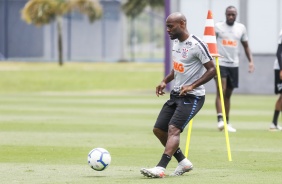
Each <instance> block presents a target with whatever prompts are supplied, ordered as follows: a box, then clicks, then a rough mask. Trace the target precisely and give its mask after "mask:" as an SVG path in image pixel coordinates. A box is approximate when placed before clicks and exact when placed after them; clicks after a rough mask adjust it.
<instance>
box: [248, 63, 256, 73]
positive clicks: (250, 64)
mask: <svg viewBox="0 0 282 184" xmlns="http://www.w3.org/2000/svg"><path fill="white" fill-rule="evenodd" d="M254 71H255V65H254V62H250V63H249V73H253V72H254Z"/></svg>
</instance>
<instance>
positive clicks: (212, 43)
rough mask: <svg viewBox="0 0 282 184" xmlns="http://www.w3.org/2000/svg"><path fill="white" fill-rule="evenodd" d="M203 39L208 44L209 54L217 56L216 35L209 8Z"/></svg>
mask: <svg viewBox="0 0 282 184" xmlns="http://www.w3.org/2000/svg"><path fill="white" fill-rule="evenodd" d="M203 40H204V42H206V43H207V44H208V47H209V51H210V53H211V55H212V56H214V57H219V56H220V55H219V54H218V51H217V45H216V37H215V31H214V21H213V17H212V12H211V10H209V11H208V16H207V20H206V25H205V32H204V38H203Z"/></svg>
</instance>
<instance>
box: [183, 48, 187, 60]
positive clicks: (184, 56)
mask: <svg viewBox="0 0 282 184" xmlns="http://www.w3.org/2000/svg"><path fill="white" fill-rule="evenodd" d="M182 57H183V58H187V57H188V49H187V48H182Z"/></svg>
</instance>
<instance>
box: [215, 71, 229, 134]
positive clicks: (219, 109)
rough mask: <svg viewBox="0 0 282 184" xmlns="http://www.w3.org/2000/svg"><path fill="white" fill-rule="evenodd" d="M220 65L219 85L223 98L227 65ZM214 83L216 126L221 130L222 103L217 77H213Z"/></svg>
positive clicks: (222, 127) (222, 124) (222, 125)
mask: <svg viewBox="0 0 282 184" xmlns="http://www.w3.org/2000/svg"><path fill="white" fill-rule="evenodd" d="M219 67H220V77H221V87H222V93H223V98H224V97H225V91H226V88H227V74H228V71H227V67H224V66H219ZM215 84H216V98H215V107H216V113H217V128H218V129H219V130H220V131H221V130H223V129H224V122H223V115H222V105H221V100H220V90H219V84H218V78H217V76H216V77H215Z"/></svg>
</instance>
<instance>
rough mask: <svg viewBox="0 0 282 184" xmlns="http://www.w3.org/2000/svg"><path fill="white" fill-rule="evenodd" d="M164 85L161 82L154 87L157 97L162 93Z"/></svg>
mask: <svg viewBox="0 0 282 184" xmlns="http://www.w3.org/2000/svg"><path fill="white" fill-rule="evenodd" d="M165 87H166V83H165V82H163V81H162V82H161V83H160V84H159V85H158V86H157V87H156V95H157V96H158V97H159V95H164V94H165V92H164V91H163V90H164V89H165Z"/></svg>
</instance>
